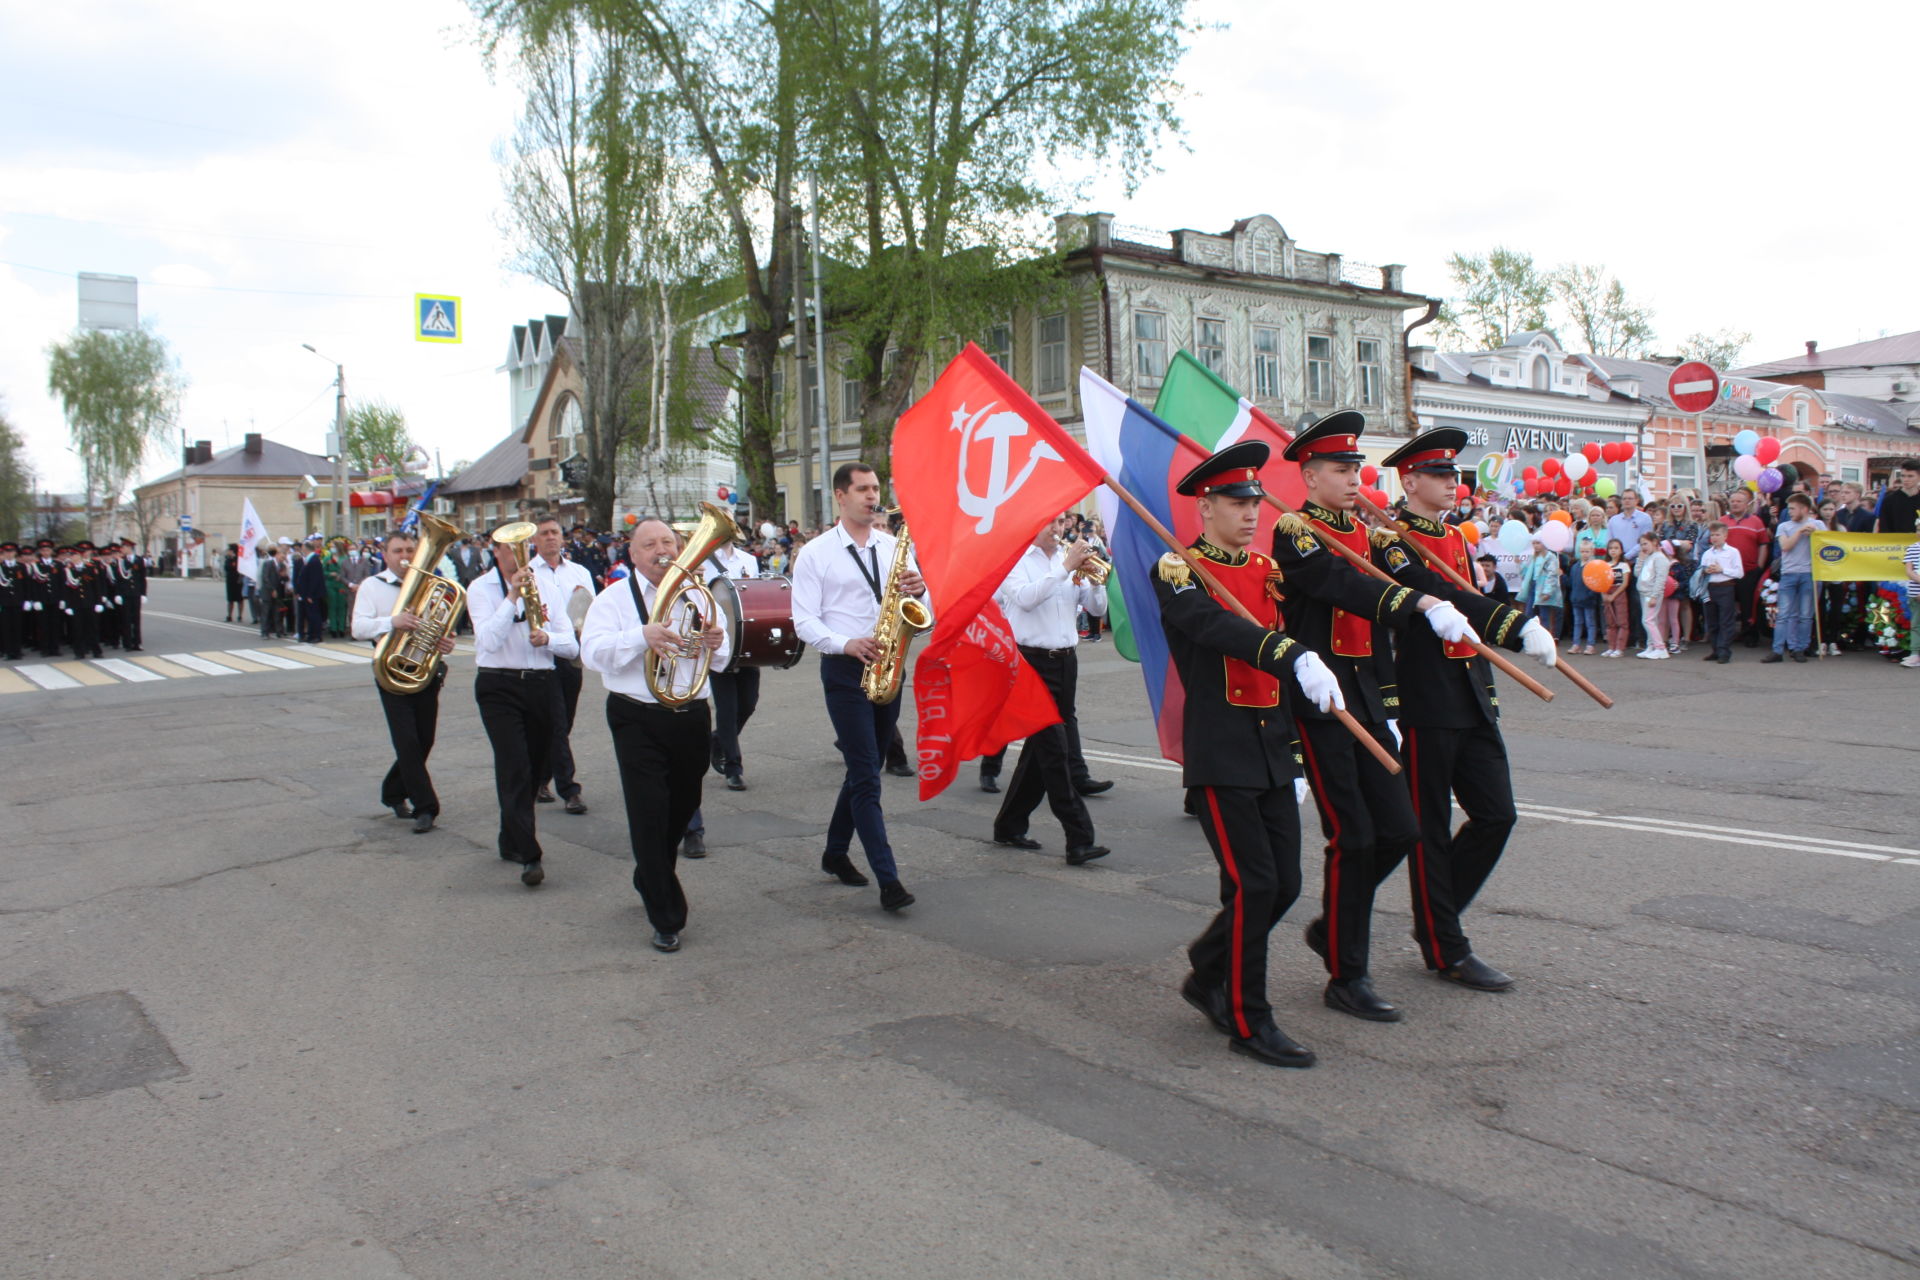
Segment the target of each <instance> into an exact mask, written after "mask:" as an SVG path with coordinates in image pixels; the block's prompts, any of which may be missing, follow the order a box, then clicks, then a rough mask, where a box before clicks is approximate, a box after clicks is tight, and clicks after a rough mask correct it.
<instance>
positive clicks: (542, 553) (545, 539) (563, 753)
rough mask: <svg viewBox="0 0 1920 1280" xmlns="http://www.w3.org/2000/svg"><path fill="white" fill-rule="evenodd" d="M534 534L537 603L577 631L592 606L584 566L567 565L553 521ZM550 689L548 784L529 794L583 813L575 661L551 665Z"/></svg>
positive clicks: (563, 535)
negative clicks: (553, 703)
mask: <svg viewBox="0 0 1920 1280" xmlns="http://www.w3.org/2000/svg"><path fill="white" fill-rule="evenodd" d="M537 527H538V529H539V532H537V533H535V534H534V535H533V548H534V552H535V555H534V557H533V564H532V568H533V580H534V582H535V584H536V585H538V586H539V588H540V599H541V601H542V602H543V603H544V604H545V605H546V606H547V608H548V609H549V610H553V609H558V610H561V611H562V612H564V613H565V614H566V615H567V621H568V622H570V623H573V624H574V625H575V629H576V632H577V630H578V626H579V622H580V620H582V619H584V618H585V617H586V612H587V607H588V606H589V605H591V604H592V603H593V593H594V585H593V575H592V574H591V573H589V572H587V567H586V566H585V565H583V564H580V563H579V562H577V561H574V560H569V559H567V557H566V556H565V555H564V554H563V553H564V552H565V550H566V543H567V535H566V533H565V532H564V531H563V530H562V529H561V528H560V519H559V517H558V516H542V517H541V518H540V520H539V521H538V522H537ZM553 674H554V689H555V692H556V693H558V695H559V697H560V709H559V711H557V712H556V713H555V716H556V718H555V720H554V725H553V751H552V759H553V785H552V786H551V787H549V786H548V785H547V779H545V778H542V779H540V789H539V790H538V791H537V792H535V793H534V797H533V798H534V800H535V801H536V802H537V803H541V804H550V803H552V801H553V797H554V793H555V792H558V793H559V796H560V798H561V799H562V800H564V801H566V809H567V812H568V813H574V814H579V813H585V812H586V811H587V802H586V800H585V799H583V798H582V797H581V794H580V784H579V783H578V782H576V781H575V780H574V776H573V741H572V736H571V735H572V734H573V719H574V712H576V711H577V710H578V709H579V707H580V682H581V680H582V679H583V678H584V673H583V672H582V671H581V670H580V660H579V659H578V658H563V659H561V660H560V661H558V662H556V663H554V666H553Z"/></svg>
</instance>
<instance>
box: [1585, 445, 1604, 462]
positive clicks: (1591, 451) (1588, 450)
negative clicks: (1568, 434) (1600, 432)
mask: <svg viewBox="0 0 1920 1280" xmlns="http://www.w3.org/2000/svg"><path fill="white" fill-rule="evenodd" d="M1580 452H1582V453H1584V454H1586V455H1587V461H1588V462H1598V461H1600V446H1599V445H1597V444H1583V445H1581V446H1580Z"/></svg>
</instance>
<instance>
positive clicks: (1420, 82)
mask: <svg viewBox="0 0 1920 1280" xmlns="http://www.w3.org/2000/svg"><path fill="white" fill-rule="evenodd" d="M1905 12H1906V8H1905V6H1902V5H1896V4H1891V3H1887V4H1862V3H1854V2H1851V0H1830V2H1829V3H1826V4H1823V5H1820V6H1818V7H1809V6H1807V5H1805V4H1796V5H1792V6H1786V5H1747V6H1738V7H1736V6H1729V5H1726V4H1712V3H1699V2H1697V0H1668V2H1667V3H1663V4H1636V3H1615V4H1613V5H1610V6H1604V7H1601V8H1594V7H1591V6H1587V7H1581V8H1578V9H1570V10H1566V11H1560V10H1545V9H1541V8H1538V7H1535V8H1521V7H1513V6H1505V7H1498V8H1494V9H1491V10H1488V9H1478V10H1476V9H1473V8H1471V7H1462V6H1457V5H1456V6H1433V5H1430V4H1422V5H1417V6H1416V5H1400V4H1394V3H1379V4H1375V5H1373V6H1370V7H1368V8H1366V9H1365V10H1358V9H1355V8H1353V7H1352V6H1327V5H1321V4H1275V3H1264V2H1263V3H1257V4H1256V3H1250V2H1248V0H1242V2H1241V3H1238V4H1226V3H1202V4H1200V5H1197V6H1196V9H1195V13H1196V14H1197V15H1198V16H1200V17H1201V18H1203V19H1205V20H1208V21H1214V22H1231V24H1232V27H1231V30H1228V31H1224V32H1209V33H1205V34H1202V35H1201V36H1200V37H1199V38H1198V39H1197V40H1196V41H1195V46H1194V50H1193V52H1192V53H1191V54H1190V55H1189V58H1188V61H1187V63H1186V66H1185V68H1184V73H1183V78H1184V79H1185V81H1186V83H1187V84H1188V85H1189V86H1190V87H1191V90H1192V92H1191V95H1190V97H1189V98H1188V100H1187V101H1186V102H1185V103H1184V104H1183V107H1182V113H1183V115H1184V117H1185V121H1186V126H1187V129H1186V135H1185V147H1186V150H1185V151H1178V150H1174V149H1169V150H1168V152H1167V153H1166V155H1165V156H1164V170H1163V172H1162V173H1161V174H1160V175H1158V176H1156V177H1154V178H1151V179H1149V180H1148V181H1147V183H1146V184H1145V185H1144V186H1143V188H1142V189H1141V190H1140V191H1138V192H1137V193H1136V194H1135V195H1134V196H1133V197H1132V198H1131V199H1129V198H1127V197H1126V196H1125V195H1124V193H1123V192H1122V191H1121V189H1120V188H1119V186H1118V184H1117V183H1115V182H1112V181H1102V180H1099V179H1098V178H1096V179H1095V180H1094V181H1093V182H1092V183H1091V185H1090V186H1089V187H1088V189H1087V191H1086V194H1085V196H1084V198H1082V199H1081V200H1080V201H1078V204H1079V205H1080V207H1082V208H1100V209H1106V210H1110V211H1112V212H1115V213H1117V214H1118V215H1119V216H1120V218H1121V220H1122V221H1124V222H1127V223H1132V224H1136V225H1140V226H1146V227H1152V228H1159V229H1172V228H1175V227H1196V228H1200V229H1205V230H1220V229H1223V228H1225V227H1226V226H1228V225H1229V224H1230V223H1231V222H1232V221H1233V220H1234V219H1236V218H1240V217H1244V216H1246V215H1248V214H1253V213H1270V214H1272V215H1274V216H1275V217H1277V218H1279V220H1280V222H1281V224H1282V225H1284V226H1285V227H1286V228H1287V231H1288V233H1289V234H1290V235H1292V236H1293V237H1294V238H1295V239H1297V240H1298V241H1299V242H1300V243H1301V244H1302V245H1303V246H1304V247H1305V248H1308V249H1313V250H1318V251H1335V252H1340V253H1344V254H1346V255H1347V257H1348V258H1349V259H1350V260H1354V261H1362V262H1370V263H1376V264H1379V263H1388V262H1402V263H1405V264H1407V266H1408V271H1407V284H1408V287H1409V288H1410V289H1413V290H1416V291H1424V292H1430V293H1438V294H1444V293H1445V292H1446V291H1447V288H1448V281H1447V277H1446V273H1445V260H1446V256H1447V254H1448V253H1450V252H1452V251H1454V250H1456V249H1459V250H1466V251H1480V250H1484V249H1486V248H1489V247H1491V246H1493V245H1496V244H1505V245H1509V246H1512V247H1515V248H1522V249H1526V250H1530V251H1531V252H1532V253H1533V254H1534V255H1535V256H1536V257H1537V258H1538V259H1539V260H1541V261H1542V262H1543V263H1545V264H1553V263H1557V262H1561V261H1565V260H1569V259H1573V260H1579V261H1583V262H1599V263H1605V264H1606V265H1607V266H1609V267H1611V268H1612V269H1613V270H1614V271H1615V272H1616V273H1617V274H1619V275H1620V276H1621V277H1622V278H1623V279H1624V280H1625V282H1626V283H1627V285H1628V287H1629V289H1630V290H1631V291H1632V292H1633V293H1634V294H1635V295H1636V296H1637V297H1639V298H1640V299H1641V300H1642V301H1643V302H1644V303H1646V304H1647V305H1650V306H1652V307H1653V308H1654V311H1655V321H1656V324H1657V326H1658V329H1659V332H1660V335H1661V337H1662V339H1663V340H1664V341H1665V345H1666V346H1667V347H1669V348H1670V347H1671V346H1673V345H1675V344H1677V342H1678V341H1679V340H1680V339H1681V338H1683V337H1685V336H1686V335H1687V334H1688V333H1690V332H1693V331H1695V330H1700V329H1719V328H1724V327H1732V328H1737V329H1745V330H1749V331H1751V332H1752V333H1753V335H1754V340H1753V342H1752V344H1751V345H1750V346H1749V347H1748V348H1747V358H1748V360H1749V361H1758V360H1762V359H1771V358H1777V357H1781V356H1786V355H1791V354H1794V353H1796V352H1798V351H1800V350H1801V344H1802V342H1803V341H1804V340H1805V339H1808V338H1815V339H1818V340H1819V341H1820V342H1821V344H1822V345H1823V346H1829V347H1831V346H1839V345H1842V344H1845V343H1848V342H1854V341H1859V340H1861V339H1864V338H1870V337H1873V336H1875V335H1877V334H1879V333H1881V332H1894V333H1898V332H1904V331H1907V330H1910V329H1913V328H1916V327H1920V324H1916V322H1915V320H1914V314H1915V313H1914V309H1913V302H1912V300H1913V298H1914V297H1915V296H1916V289H1915V285H1916V283H1917V281H1916V274H1920V270H1917V268H1916V265H1915V263H1916V255H1915V254H1914V252H1913V250H1912V246H1911V244H1910V239H1911V237H1910V236H1908V235H1906V234H1903V232H1904V231H1905V230H1906V228H1908V227H1910V226H1911V225H1912V223H1913V222H1914V217H1915V215H1914V211H1913V210H1914V207H1915V195H1916V191H1915V187H1916V180H1915V177H1914V173H1913V165H1912V161H1911V158H1910V157H1909V156H1908V155H1907V147H1906V144H1905V140H1904V134H1905V128H1904V126H1905V124H1906V123H1907V122H1908V121H1909V120H1910V119H1911V118H1912V107H1911V104H1910V101H1909V100H1908V96H1907V91H1906V89H1905V86H1906V85H1907V83H1908V81H1909V73H1910V67H1909V63H1910V59H1911V50H1910V42H1909V41H1907V40H1906V39H1904V38H1894V37H1895V36H1896V35H1897V34H1898V33H1897V31H1896V30H1895V29H1896V28H1897V27H1901V26H1908V24H1910V19H1909V18H1907V17H1905V16H1903V15H1904V14H1905ZM1736 23H1737V24H1738V25H1732V24H1736ZM1908 29H1909V31H1910V26H1909V27H1908ZM515 109H516V103H515V100H514V96H513V95H512V93H511V92H509V91H508V90H506V89H505V88H503V87H500V86H496V85H494V84H491V83H490V82H489V80H488V78H487V75H486V71H485V68H484V66H483V64H482V61H481V59H480V56H479V54H478V51H477V50H476V48H475V47H474V44H473V41H472V37H471V31H470V26H469V20H468V14H467V10H466V8H465V6H464V5H462V4H460V3H457V2H456V0H399V2H398V3H395V2H394V0H383V2H381V3H372V2H370V0H335V2H334V3H331V4H327V5H308V6H293V5H283V4H261V3H229V2H221V0H173V2H172V3H170V4H167V5H164V6H161V5H154V4H150V3H143V4H131V3H113V2H110V0H62V3H60V4H42V5H9V6H6V7H5V9H4V11H0V111H3V112H4V119H5V120H6V122H7V127H6V128H5V129H4V130H0V263H4V264H7V265H0V400H3V402H4V405H5V411H6V413H7V415H8V416H9V417H10V418H11V419H12V421H13V422H14V424H15V425H16V426H17V427H19V428H21V429H22V430H23V431H24V432H25V434H26V436H27V438H28V442H29V445H30V447H31V452H32V461H33V464H34V466H35V467H36V469H37V470H38V472H39V474H40V478H41V481H40V482H41V485H42V487H51V488H55V489H62V490H67V491H75V490H77V489H78V488H79V485H80V472H79V468H78V466H77V464H76V462H75V460H74V458H73V455H72V454H71V453H70V452H69V451H68V449H67V447H66V439H67V435H66V428H65V424H64V423H63V421H62V419H61V417H60V414H59V409H58V406H57V404H56V403H55V402H54V401H53V400H52V399H51V398H49V397H48V396H47V394H46V391H45V385H46V365H45V349H46V347H47V344H48V343H50V342H53V341H55V340H57V339H58V338H60V337H61V336H62V335H63V334H65V333H67V332H68V331H69V330H70V329H71V328H72V327H73V324H74V320H75V282H74V280H73V278H72V276H73V273H75V272H78V271H105V272H113V273H119V274H125V275H133V276H138V277H139V279H140V301H141V311H142V314H143V315H144V316H147V317H151V318H152V319H154V320H155V321H156V322H157V323H158V325H159V328H160V330H161V332H162V333H163V334H165V336H166V337H167V338H168V340H169V341H171V342H172V343H173V344H174V346H175V348H176V349H177V351H178V353H179V355H180V358H181V363H182V365H183V367H184V369H185V371H186V373H187V375H188V377H189V379H190V381H191V389H190V391H189V392H188V396H187V400H186V413H185V424H186V426H187V428H188V432H189V434H190V435H191V436H192V437H194V438H199V439H211V440H212V441H213V442H214V444H215V447H216V448H220V447H224V446H226V445H227V444H230V443H235V444H237V443H239V441H240V437H241V436H242V434H243V433H245V432H247V431H249V430H254V431H261V432H264V433H265V434H266V435H268V436H269V437H270V438H272V439H275V440H279V441H282V442H284V443H286V444H289V445H293V446H296V447H299V448H303V449H308V450H312V451H315V452H318V451H319V450H320V449H321V447H322V442H323V437H324V435H325V433H326V431H327V430H328V429H329V428H330V426H331V422H332V395H331V387H330V385H329V384H330V383H331V381H332V377H333V371H332V369H331V367H330V365H329V364H328V363H323V362H322V361H321V360H318V359H316V358H315V357H314V356H312V355H310V354H308V353H307V352H305V351H303V350H302V349H301V344H302V343H312V344H313V345H314V346H315V347H317V348H319V349H320V351H322V352H324V353H326V354H327V355H328V356H329V357H330V358H331V359H333V360H339V361H341V362H344V363H345V365H346V371H347V389H348V393H349V395H350V396H353V397H359V396H380V397H384V398H386V399H388V400H390V401H392V402H393V403H395V404H397V405H399V406H400V407H401V408H403V409H404V410H405V411H406V414H407V417H408V421H409V423H410V424H411V426H412V428H413V431H414V434H415V435H416V437H418V438H419V439H420V440H422V442H423V443H425V444H426V445H427V446H428V447H429V448H430V449H435V450H438V451H439V453H440V455H441V458H442V460H443V461H444V462H445V463H446V464H448V465H451V464H452V463H453V462H454V461H455V460H457V459H461V458H473V457H477V456H478V455H479V454H481V453H482V452H484V451H485V450H486V449H487V448H488V447H489V446H490V445H492V444H493V443H495V442H496V441H497V440H498V439H499V438H500V437H501V436H502V435H504V434H505V433H506V431H507V430H508V428H509V423H508V416H507V388H506V379H505V376H504V375H501V374H496V373H494V372H493V371H494V369H495V368H496V367H497V366H498V365H499V364H500V362H501V360H502V358H503V355H504V353H505V351H506V348H507V342H508V336H509V333H508V331H509V329H510V327H511V326H512V325H513V324H515V323H519V322H523V321H524V320H525V319H527V318H528V317H529V316H535V315H540V314H543V313H545V312H546V311H549V310H558V309H559V302H558V299H557V297H556V296H555V295H553V294H551V293H550V292H549V291H547V290H546V289H544V288H542V287H540V286H538V285H536V284H534V283H532V282H531V281H528V280H525V279H522V278H519V277H516V276H514V275H512V274H511V273H509V272H507V271H506V270H505V269H504V267H503V266H502V265H501V264H502V263H503V261H504V260H505V258H506V257H507V254H508V247H507V246H506V245H505V244H504V243H503V242H502V241H501V239H500V237H499V235H498V233H497V232H496V230H495V226H496V208H497V205H498V202H499V198H500V197H499V192H500V185H499V179H498V173H497V169H496V167H495V164H494V158H493V157H494V149H495V147H496V144H497V143H498V142H499V141H500V140H501V139H503V138H504V137H505V136H506V134H507V133H508V132H509V131H510V129H511V127H512V122H513V116H514V113H515ZM419 292H430V293H431V292H444V293H449V294H457V295H460V296H461V297H462V298H463V299H464V300H465V306H466V308H467V317H466V327H467V338H466V342H465V343H464V344H463V345H459V346H451V345H434V344H425V343H416V342H414V341H413V340H412V327H411V326H412V299H413V295H414V294H415V293H419ZM1563 336H1565V335H1563ZM175 456H176V455H175V454H174V453H173V452H172V451H171V450H169V451H167V452H166V453H165V454H164V455H157V456H156V458H155V460H154V465H153V466H152V467H150V468H149V474H158V473H159V472H160V471H161V470H164V469H168V468H170V467H172V466H173V465H175Z"/></svg>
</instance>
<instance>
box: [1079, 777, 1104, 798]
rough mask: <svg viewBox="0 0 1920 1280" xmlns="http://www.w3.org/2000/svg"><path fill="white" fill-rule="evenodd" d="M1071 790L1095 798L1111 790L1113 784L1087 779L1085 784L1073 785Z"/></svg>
mask: <svg viewBox="0 0 1920 1280" xmlns="http://www.w3.org/2000/svg"><path fill="white" fill-rule="evenodd" d="M1073 789H1074V790H1075V791H1078V792H1079V793H1080V794H1081V795H1083V796H1097V795H1102V794H1104V793H1106V792H1108V791H1111V790H1113V783H1112V782H1108V781H1102V782H1095V781H1094V780H1093V779H1092V778H1088V779H1087V780H1086V781H1085V782H1076V783H1074V784H1073Z"/></svg>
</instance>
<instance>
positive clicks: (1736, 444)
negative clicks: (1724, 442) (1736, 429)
mask: <svg viewBox="0 0 1920 1280" xmlns="http://www.w3.org/2000/svg"><path fill="white" fill-rule="evenodd" d="M1759 443H1760V433H1759V432H1758V431H1755V430H1753V429H1752V428H1751V427H1749V428H1747V429H1746V430H1744V431H1742V432H1741V433H1740V434H1739V435H1737V436H1735V437H1734V438H1733V451H1734V452H1735V453H1737V454H1740V455H1742V456H1743V457H1744V456H1745V455H1747V454H1749V453H1752V452H1753V451H1754V448H1755V447H1756V446H1757V445H1759Z"/></svg>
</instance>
